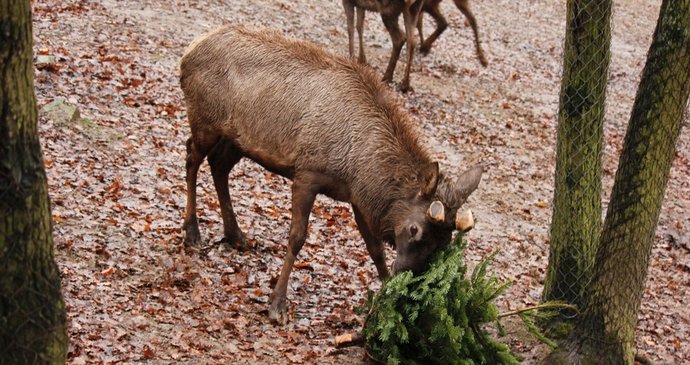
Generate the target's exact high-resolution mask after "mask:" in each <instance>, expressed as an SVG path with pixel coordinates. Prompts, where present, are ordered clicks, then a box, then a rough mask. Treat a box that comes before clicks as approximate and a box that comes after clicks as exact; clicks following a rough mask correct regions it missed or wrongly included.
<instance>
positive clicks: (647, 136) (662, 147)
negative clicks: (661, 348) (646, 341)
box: [567, 0, 690, 365]
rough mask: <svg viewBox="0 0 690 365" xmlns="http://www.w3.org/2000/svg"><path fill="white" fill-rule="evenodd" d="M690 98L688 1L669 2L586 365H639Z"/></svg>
mask: <svg viewBox="0 0 690 365" xmlns="http://www.w3.org/2000/svg"><path fill="white" fill-rule="evenodd" d="M689 94H690V0H664V1H663V3H662V5H661V12H660V16H659V20H658V23H657V27H656V31H655V33H654V39H653V41H652V46H651V47H650V50H649V54H648V56H647V63H646V65H645V69H644V71H643V74H642V79H641V81H640V87H639V89H638V92H637V96H636V98H635V104H634V106H633V110H632V114H631V117H630V124H629V125H628V131H627V133H626V136H625V142H624V145H623V152H622V155H621V158H620V161H619V165H618V170H617V172H616V179H615V183H614V187H613V193H612V195H611V203H610V205H609V208H608V212H607V215H606V221H605V223H604V228H603V231H602V235H601V244H600V246H599V249H598V250H597V255H596V266H595V268H594V272H593V277H592V282H591V284H590V285H589V286H588V287H587V290H586V292H585V294H586V295H585V301H586V303H585V307H584V308H583V309H584V311H583V316H582V317H581V318H580V320H579V321H578V322H577V324H576V326H575V329H574V331H573V334H572V336H571V339H570V341H569V344H568V346H567V347H568V349H569V350H570V353H569V359H570V360H571V361H575V362H576V363H581V364H603V365H606V364H633V362H634V360H633V359H634V357H635V349H634V333H635V325H636V323H637V313H638V310H639V307H640V301H641V299H642V293H643V290H644V285H645V280H646V276H647V269H648V265H649V258H650V255H651V251H652V246H653V243H654V233H655V231H656V227H657V223H658V219H659V212H660V211H661V203H662V200H663V197H664V191H665V190H666V184H667V182H668V176H669V171H670V169H671V163H672V161H673V155H674V151H675V145H676V141H677V139H678V136H679V135H680V130H681V126H682V122H683V114H684V113H685V110H686V108H687V104H688V95H689Z"/></svg>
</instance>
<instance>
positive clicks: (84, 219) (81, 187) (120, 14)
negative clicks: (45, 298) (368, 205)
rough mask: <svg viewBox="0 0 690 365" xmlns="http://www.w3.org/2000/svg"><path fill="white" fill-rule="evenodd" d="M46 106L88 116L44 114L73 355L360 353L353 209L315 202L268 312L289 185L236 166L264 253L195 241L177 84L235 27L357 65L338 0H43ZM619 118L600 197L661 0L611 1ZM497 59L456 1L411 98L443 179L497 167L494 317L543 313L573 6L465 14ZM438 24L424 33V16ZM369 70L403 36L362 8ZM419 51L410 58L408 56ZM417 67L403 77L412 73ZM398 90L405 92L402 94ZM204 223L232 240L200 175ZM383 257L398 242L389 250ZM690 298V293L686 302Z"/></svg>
mask: <svg viewBox="0 0 690 365" xmlns="http://www.w3.org/2000/svg"><path fill="white" fill-rule="evenodd" d="M32 4H33V16H34V52H35V54H37V55H43V56H54V57H55V60H56V61H55V63H53V64H48V65H41V66H40V67H38V68H37V70H36V77H35V86H36V94H37V99H38V105H39V108H44V106H46V105H47V104H49V103H51V102H54V101H55V100H58V99H60V98H62V99H64V102H65V103H66V104H70V105H74V106H76V107H78V109H79V111H80V118H78V119H73V120H64V119H61V118H59V117H56V116H51V115H50V114H49V113H46V112H45V110H44V111H42V112H41V113H40V119H39V123H40V126H39V130H40V136H41V140H42V146H43V153H44V156H45V163H46V168H47V173H48V181H49V185H50V196H51V200H52V208H53V221H54V236H55V247H56V258H57V261H58V264H59V266H60V270H61V274H62V285H63V293H64V296H65V300H66V302H67V310H68V318H69V322H70V329H69V334H70V339H71V340H70V341H71V342H70V348H69V363H71V364H84V363H107V364H112V363H139V362H148V363H190V364H205V363H208V364H212V363H219V364H220V363H225V364H233V363H234V364H244V363H247V364H256V363H262V364H263V363H266V364H268V363H274V364H286V363H295V364H302V363H326V364H327V363H334V364H338V363H346V362H347V363H360V362H363V361H365V360H364V358H365V357H364V351H363V350H362V349H361V348H349V349H346V350H335V349H334V343H333V337H334V336H335V335H338V334H342V333H344V332H352V331H356V330H358V329H359V328H360V327H361V323H362V316H361V315H359V314H357V312H356V309H357V308H358V307H360V306H362V305H363V304H364V303H365V301H366V292H367V290H368V289H372V290H376V289H378V288H379V287H380V283H379V282H378V279H377V278H376V274H375V269H374V266H373V265H372V263H371V260H370V259H369V257H368V255H367V253H366V250H365V248H364V245H363V242H362V240H361V238H360V236H359V233H358V232H357V230H356V228H355V225H354V220H353V218H352V215H351V212H350V209H349V207H348V206H347V205H345V204H340V203H335V202H333V201H331V200H329V199H326V198H318V199H317V202H316V204H315V207H314V210H313V214H312V217H311V220H310V222H311V228H310V235H309V238H308V240H307V244H306V246H305V248H304V249H303V250H302V252H301V254H300V256H299V257H298V264H297V269H296V270H295V272H293V275H292V277H291V281H290V288H289V290H290V291H289V293H288V300H289V302H290V315H291V318H292V320H291V321H290V323H289V324H288V325H286V326H276V325H273V324H271V323H270V322H269V320H268V318H267V316H266V315H265V311H266V309H267V307H268V304H267V298H268V294H269V293H270V284H269V283H270V282H271V279H272V278H273V277H275V276H277V274H278V271H279V269H280V266H281V264H282V262H283V256H284V252H285V246H286V241H287V235H288V226H289V219H290V214H289V204H290V197H289V191H290V182H289V181H287V180H285V179H283V178H281V177H278V176H275V175H273V174H270V173H268V172H266V171H265V170H263V169H261V168H260V167H258V166H257V165H256V164H254V163H252V162H251V161H243V162H241V163H240V164H239V165H238V166H237V167H236V168H235V169H234V170H233V172H232V173H231V176H230V186H231V194H232V196H233V200H234V205H235V208H236V211H237V215H238V219H239V223H240V226H241V227H242V229H243V230H244V231H245V233H247V235H248V237H249V238H250V239H251V243H252V245H253V247H252V248H251V249H250V250H248V251H245V252H238V251H233V250H222V249H219V248H216V247H219V246H213V247H214V248H212V249H210V250H208V252H199V251H186V250H184V249H183V245H182V231H181V225H182V216H183V211H184V205H185V190H186V189H185V182H184V174H185V169H184V164H185V163H184V161H185V148H184V142H185V140H186V139H187V137H188V135H189V128H188V126H187V124H186V112H185V106H184V103H183V100H182V92H181V90H180V87H179V80H178V64H179V60H180V57H181V55H182V53H183V51H184V49H185V47H186V46H187V45H188V44H189V43H190V42H191V41H192V40H193V39H194V38H195V37H197V36H199V35H201V34H203V33H204V32H207V31H209V30H211V29H214V28H216V27H218V26H220V25H222V24H228V23H236V22H242V23H249V24H253V25H262V26H268V27H271V28H276V29H279V30H281V31H283V32H284V33H285V34H287V35H289V36H292V37H296V38H300V39H306V40H310V41H312V42H315V43H317V44H319V45H322V46H323V47H325V48H327V49H328V50H330V51H331V52H334V53H337V54H340V55H346V54H347V32H346V31H345V17H344V14H343V10H342V7H341V5H340V2H339V1H323V0H319V1H316V0H255V1H228V2H226V1H220V0H185V1H175V0H166V1H163V0H137V1H134V0H103V1H73V0H72V1H57V0H37V1H33V2H32ZM614 5H615V6H614V26H613V41H612V56H611V67H610V79H609V81H608V85H609V89H608V104H607V113H606V127H605V152H604V156H603V167H604V192H603V202H604V206H606V205H607V203H608V196H609V194H610V190H611V185H612V180H613V175H614V173H615V170H616V166H617V159H618V157H617V156H618V155H619V153H620V150H621V147H622V138H623V136H624V134H625V130H626V125H627V121H628V119H629V114H630V109H631V106H632V102H633V99H634V94H635V90H636V89H637V83H638V81H639V75H640V73H641V70H642V66H643V65H644V61H645V54H646V51H647V49H648V47H649V44H650V40H651V35H652V33H653V30H654V26H655V24H656V17H657V14H658V6H659V5H658V2H656V1H647V0H635V1H625V2H620V1H617V2H614ZM472 6H473V9H474V13H475V15H476V16H477V18H478V21H479V25H480V33H481V39H482V41H483V45H484V48H485V50H486V52H487V54H488V57H489V62H490V64H489V66H488V67H486V68H483V67H481V65H480V64H479V62H478V61H477V59H476V57H475V55H474V48H473V46H472V34H471V30H470V28H469V27H468V26H467V24H466V23H465V20H464V18H463V17H462V15H461V14H460V12H459V11H458V10H457V9H455V8H454V7H453V4H452V2H450V1H448V2H444V3H443V5H442V9H443V11H444V13H445V14H446V15H447V17H448V19H449V20H450V24H451V26H450V28H449V29H448V30H447V31H446V33H445V34H443V36H442V37H441V38H440V39H439V40H438V42H437V43H436V44H435V45H434V49H433V50H432V52H431V54H430V55H428V56H425V57H422V56H416V57H415V63H414V66H413V73H412V86H413V87H414V89H415V90H414V92H411V93H408V94H399V95H400V98H401V99H402V100H403V102H404V104H405V107H406V108H407V109H408V110H409V112H410V114H411V115H412V116H413V119H414V121H415V122H416V123H418V124H419V127H420V130H421V131H423V133H424V136H425V141H426V144H427V145H428V146H429V149H430V151H432V153H433V155H434V157H435V158H437V159H438V160H439V161H441V164H442V168H443V169H445V170H446V171H453V172H459V171H461V170H463V169H464V168H466V167H467V166H470V165H473V164H475V163H479V162H481V163H484V164H486V165H487V167H488V171H487V172H486V173H485V178H484V180H483V181H482V184H481V185H480V188H479V189H478V191H477V192H476V193H475V194H474V195H473V196H472V197H471V198H470V200H469V202H468V203H467V207H470V208H472V209H473V210H474V212H475V215H476V216H477V217H478V219H479V223H478V225H477V227H476V228H475V229H474V230H473V231H472V232H471V233H470V234H468V235H467V238H468V241H469V248H468V251H467V261H468V263H469V264H470V266H472V265H474V264H476V263H477V262H479V261H480V260H481V258H483V257H486V256H487V255H489V254H490V253H491V252H494V251H495V250H499V253H498V255H497V256H496V260H495V263H494V264H493V265H492V270H493V272H494V273H495V274H496V275H497V276H499V277H500V278H501V279H504V280H507V281H510V282H511V283H512V286H511V287H510V289H509V290H508V291H507V292H506V293H505V294H504V295H503V296H501V297H500V298H499V299H498V301H497V304H498V305H499V307H500V309H501V310H509V309H515V308H518V307H522V306H525V305H530V304H534V303H537V302H538V301H539V299H540V294H541V291H542V287H543V281H544V276H545V271H546V267H547V264H548V252H549V223H550V217H551V210H552V207H551V201H552V198H553V185H554V182H553V179H554V169H555V136H556V116H555V112H556V110H557V104H558V94H559V87H560V76H561V55H562V43H563V42H562V37H563V33H564V28H565V26H564V21H565V19H564V18H565V4H564V2H563V1H557V2H556V1H546V0H529V1H510V0H495V1H490V2H482V1H475V2H473V3H472ZM427 23H428V24H427V25H426V29H427V32H430V30H431V29H432V24H431V23H430V22H429V21H427ZM366 28H367V31H366V35H365V42H366V45H367V51H368V60H369V62H370V64H371V65H372V67H374V68H375V69H376V70H377V72H379V73H382V71H383V69H384V68H385V65H386V63H387V59H388V52H389V50H390V41H389V39H388V35H387V33H386V32H385V30H384V28H383V26H382V24H381V22H380V20H379V18H378V17H377V16H376V15H375V14H368V17H367V23H366ZM404 52H405V51H403V54H404ZM402 67H403V63H402V61H401V63H400V64H399V65H398V72H397V73H396V76H395V80H396V81H397V80H399V79H400V71H401V70H402ZM394 86H395V85H394ZM685 126H686V128H684V131H683V133H682V135H681V137H680V140H679V143H678V146H677V147H678V149H677V153H676V156H675V159H674V162H673V167H672V169H671V175H670V181H669V183H668V188H667V191H666V196H665V200H664V205H663V209H662V211H661V216H660V220H659V227H658V229H657V233H656V238H655V245H654V249H653V253H652V260H651V263H650V268H649V274H648V280H647V286H646V289H645V292H644V298H643V301H642V307H641V309H640V314H639V322H638V325H637V332H636V338H635V340H636V342H635V345H636V347H637V349H638V352H639V353H641V354H643V355H645V356H648V357H649V358H650V359H651V360H653V361H655V362H663V363H678V364H680V363H688V362H690V346H689V345H688V342H687V341H688V338H690V322H689V321H690V309H689V308H690V307H688V305H687V301H688V298H690V295H689V293H688V292H689V291H690V290H689V288H690V242H689V240H690V214H688V212H690V178H689V177H690V162H689V159H690V138H688V137H689V134H690V128H688V125H687V121H686V122H685ZM198 191H199V216H200V222H201V224H200V225H201V231H202V236H203V237H205V240H206V242H207V243H212V242H216V241H218V240H219V239H220V238H221V235H222V233H221V232H222V224H221V221H220V214H219V209H218V203H217V199H216V197H215V192H214V189H213V184H212V181H211V177H210V174H209V170H208V165H206V164H204V166H203V167H202V169H201V173H200V177H199V188H198ZM388 256H389V260H390V259H391V258H392V257H394V252H392V251H391V252H389V255H388ZM684 302H685V303H684ZM502 340H503V341H505V342H506V343H508V344H509V345H510V346H511V347H512V348H513V350H514V351H515V352H516V353H517V354H519V355H521V356H523V357H524V358H525V363H528V364H531V363H536V362H537V361H538V360H539V359H540V358H543V356H544V355H545V354H546V352H547V350H548V349H547V348H545V347H544V346H540V345H536V344H535V342H534V341H532V340H529V339H528V338H527V337H526V336H525V334H524V332H523V331H522V330H520V329H519V327H518V326H509V333H508V334H507V336H506V337H504V338H503V339H502Z"/></svg>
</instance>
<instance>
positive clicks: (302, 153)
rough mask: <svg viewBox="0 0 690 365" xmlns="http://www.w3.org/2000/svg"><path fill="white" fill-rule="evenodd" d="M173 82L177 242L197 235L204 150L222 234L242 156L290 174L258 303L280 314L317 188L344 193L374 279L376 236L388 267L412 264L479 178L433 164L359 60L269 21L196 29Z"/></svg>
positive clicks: (434, 244)
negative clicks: (179, 119)
mask: <svg viewBox="0 0 690 365" xmlns="http://www.w3.org/2000/svg"><path fill="white" fill-rule="evenodd" d="M180 82H181V86H182V90H183V92H184V96H185V101H186V104H187V113H188V119H189V125H190V127H191V137H190V138H189V139H188V141H187V163H186V169H187V178H186V180H187V207H186V212H185V221H184V228H185V244H188V245H193V244H196V243H198V242H199V241H200V235H199V227H198V223H197V217H196V182H197V172H198V170H199V166H200V165H201V163H202V162H203V160H204V158H206V157H208V162H209V164H210V166H211V174H212V176H213V181H214V184H215V188H216V192H217V194H218V199H219V202H220V208H221V215H222V217H223V227H224V234H225V238H226V239H227V240H228V241H230V242H231V243H239V242H241V241H242V240H243V238H244V235H243V234H242V231H241V230H240V228H239V227H238V225H237V220H236V218H235V213H234V211H233V209H232V204H231V201H230V195H229V191H228V174H229V172H230V170H231V169H232V168H233V166H234V165H235V164H236V163H237V162H238V161H239V160H240V159H241V158H242V157H247V158H249V159H251V160H253V161H255V162H257V163H259V164H260V165H262V166H263V167H265V168H266V169H267V170H269V171H272V172H274V173H277V174H279V175H282V176H284V177H286V178H289V179H291V180H292V208H291V212H292V221H291V223H290V231H289V237H288V249H287V254H286V256H285V262H284V265H283V267H282V270H281V272H280V276H279V279H278V282H277V284H276V286H275V288H274V290H273V293H272V294H271V297H270V301H271V304H270V308H269V316H270V318H271V319H273V320H276V321H279V322H281V323H285V322H286V321H287V305H286V292H287V284H288V278H289V276H290V272H291V271H292V267H293V264H294V262H295V257H296V256H297V254H298V253H299V252H300V250H301V248H302V246H303V245H304V242H305V239H306V237H307V224H308V221H309V214H310V211H311V208H312V205H313V202H314V199H315V197H316V195H317V194H324V195H326V196H329V197H331V198H333V199H336V200H340V201H344V202H349V203H351V204H352V209H353V211H354V217H355V222H356V223H357V227H358V229H359V231H360V233H361V235H362V238H363V239H364V242H365V243H366V247H367V250H368V252H369V255H370V256H371V258H372V260H373V261H374V264H375V266H376V269H377V271H378V275H379V277H380V278H382V279H383V278H387V277H389V271H388V268H387V266H386V261H385V251H384V245H383V243H384V242H388V243H390V244H392V245H393V246H394V247H395V248H396V251H397V255H396V259H395V261H394V263H393V267H392V269H393V272H394V273H396V272H400V271H404V270H412V271H413V272H419V271H421V270H423V269H424V267H425V265H426V262H427V260H428V258H429V256H430V255H431V253H432V252H434V251H435V250H436V249H437V248H439V247H442V246H445V245H447V244H448V242H449V240H450V238H451V234H452V232H453V230H454V229H455V228H456V227H457V226H459V225H460V223H455V221H456V220H457V219H455V218H456V215H457V211H458V208H459V207H460V206H461V205H462V204H463V203H464V202H465V200H466V199H467V197H468V196H469V195H470V194H471V193H472V192H473V191H474V190H475V189H476V188H477V185H478V184H479V181H480V179H481V175H482V172H483V168H482V167H481V166H476V167H474V168H471V169H469V170H468V172H466V173H464V174H463V175H461V176H460V177H459V178H457V179H453V178H451V177H450V176H446V175H444V174H442V173H440V172H439V165H438V163H437V162H434V161H432V160H431V159H430V158H429V155H428V154H427V152H426V151H425V149H424V148H423V147H422V146H421V144H420V142H419V140H420V136H419V134H418V132H417V131H416V130H415V129H414V127H413V123H412V122H411V121H410V118H409V116H408V115H407V113H405V112H404V111H403V110H402V108H401V106H400V102H399V101H398V100H396V98H395V96H394V95H393V94H392V93H391V92H390V91H389V90H388V88H387V87H386V86H385V84H383V83H382V82H381V81H379V80H378V78H377V77H376V76H375V75H374V73H373V72H372V71H371V69H370V68H369V67H367V66H364V65H361V64H359V63H357V62H356V61H354V60H351V59H349V58H344V57H337V56H333V55H331V54H329V53H327V52H326V51H324V50H323V49H321V48H319V47H317V46H315V45H314V44H311V43H308V42H303V41H297V40H291V39H287V38H284V37H283V36H281V35H280V34H279V33H277V32H275V31H270V30H264V31H250V30H247V29H245V28H244V27H241V26H226V27H223V28H220V29H218V30H216V31H213V32H211V33H209V34H206V35H204V36H203V37H201V38H199V39H197V40H196V41H194V42H193V43H192V44H191V45H190V46H189V48H188V49H187V51H186V52H185V54H184V56H183V57H182V61H181V65H180ZM458 222H459V220H458Z"/></svg>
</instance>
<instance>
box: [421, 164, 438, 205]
mask: <svg viewBox="0 0 690 365" xmlns="http://www.w3.org/2000/svg"><path fill="white" fill-rule="evenodd" d="M419 182H421V184H422V185H421V187H420V190H419V194H420V195H421V196H423V197H425V198H431V197H433V196H434V194H436V187H438V162H437V161H434V162H432V163H430V164H428V165H426V166H425V167H424V169H423V170H422V171H420V172H419Z"/></svg>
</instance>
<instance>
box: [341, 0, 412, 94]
mask: <svg viewBox="0 0 690 365" xmlns="http://www.w3.org/2000/svg"><path fill="white" fill-rule="evenodd" d="M422 5H423V0H343V8H344V9H345V16H346V17H347V32H348V33H347V34H348V37H349V47H350V57H354V29H353V23H354V15H355V9H357V32H358V33H359V61H360V62H362V63H365V62H366V56H365V55H364V45H363V40H362V27H363V24H364V14H365V12H366V11H367V10H369V11H375V12H378V13H380V14H381V20H383V25H384V26H385V27H386V30H388V34H389V35H390V37H391V43H393V48H392V49H391V57H390V59H389V60H388V67H386V72H385V73H384V74H383V80H384V81H386V82H391V81H392V80H393V72H395V65H396V64H397V63H398V59H399V58H400V51H401V50H402V46H403V45H404V44H405V40H406V39H407V65H405V74H404V75H403V79H402V82H401V84H400V89H401V90H402V91H408V90H410V68H411V67H412V59H413V57H414V49H415V44H416V40H415V37H414V33H413V30H414V27H415V24H417V17H418V16H419V13H420V11H421V10H422ZM400 14H402V16H403V22H404V23H405V36H403V33H402V31H401V30H400V26H399V25H398V19H399V18H400Z"/></svg>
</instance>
